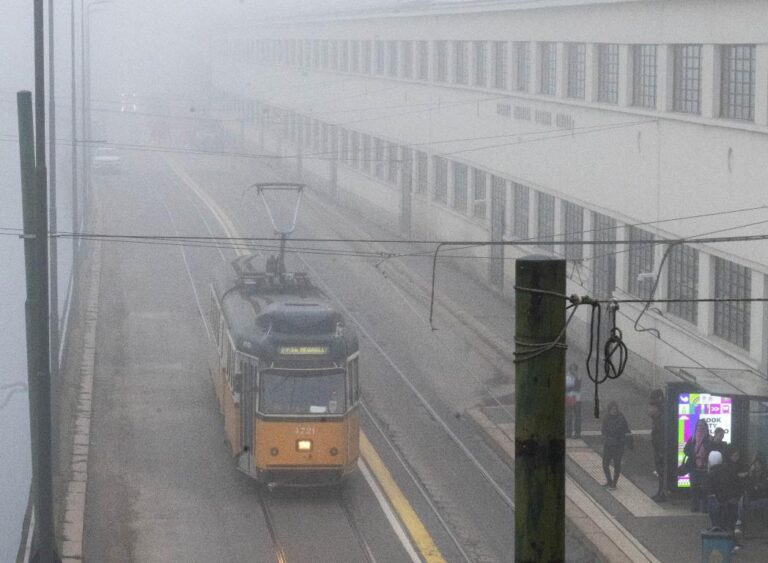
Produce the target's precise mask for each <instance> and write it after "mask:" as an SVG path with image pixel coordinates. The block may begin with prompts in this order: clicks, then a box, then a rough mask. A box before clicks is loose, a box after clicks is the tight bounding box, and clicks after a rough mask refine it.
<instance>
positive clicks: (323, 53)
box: [320, 39, 331, 70]
mask: <svg viewBox="0 0 768 563" xmlns="http://www.w3.org/2000/svg"><path fill="white" fill-rule="evenodd" d="M330 65H331V42H330V41H329V40H327V39H326V40H325V41H321V42H320V67H321V68H323V69H325V70H328V68H329V67H330Z"/></svg>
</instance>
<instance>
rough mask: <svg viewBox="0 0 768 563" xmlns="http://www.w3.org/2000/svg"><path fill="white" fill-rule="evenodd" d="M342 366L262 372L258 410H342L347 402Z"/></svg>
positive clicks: (304, 412)
mask: <svg viewBox="0 0 768 563" xmlns="http://www.w3.org/2000/svg"><path fill="white" fill-rule="evenodd" d="M344 379H345V378H344V371H342V370H333V371H330V370H327V371H325V370H324V371H316V370H312V371H310V370H293V369H292V370H286V369H275V370H265V371H263V372H261V376H260V389H259V411H260V412H262V413H264V414H341V413H343V412H344V410H345V406H346V391H345V389H346V386H345V384H344Z"/></svg>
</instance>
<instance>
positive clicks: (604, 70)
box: [597, 43, 619, 104]
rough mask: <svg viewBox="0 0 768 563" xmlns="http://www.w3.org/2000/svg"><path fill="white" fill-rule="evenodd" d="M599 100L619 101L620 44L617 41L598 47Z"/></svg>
mask: <svg viewBox="0 0 768 563" xmlns="http://www.w3.org/2000/svg"><path fill="white" fill-rule="evenodd" d="M597 101H598V102H604V103H606V104H616V103H618V102H619V46H618V45H616V44H615V43H611V44H605V43H604V44H601V45H598V47H597Z"/></svg>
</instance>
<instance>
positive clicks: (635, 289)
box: [627, 226, 655, 299]
mask: <svg viewBox="0 0 768 563" xmlns="http://www.w3.org/2000/svg"><path fill="white" fill-rule="evenodd" d="M627 238H629V239H630V240H639V241H648V242H639V243H630V245H629V255H628V262H629V272H628V276H627V277H628V280H627V291H629V293H631V294H632V295H637V296H638V297H640V298H642V299H648V298H649V297H650V296H651V289H652V288H653V280H654V278H653V276H650V277H646V276H643V275H642V274H653V273H654V266H653V262H654V260H653V254H654V244H653V241H654V239H655V237H654V236H653V234H651V233H649V232H648V231H644V230H643V229H638V228H637V227H631V226H630V227H629V228H628V229H627Z"/></svg>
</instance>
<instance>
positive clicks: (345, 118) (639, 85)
mask: <svg viewBox="0 0 768 563" xmlns="http://www.w3.org/2000/svg"><path fill="white" fill-rule="evenodd" d="M765 7H766V6H765V3H764V2H762V1H759V0H755V1H748V0H734V1H730V2H694V1H687V2H686V1H668V2H652V1H651V2H649V1H632V0H602V1H600V0H593V1H588V0H559V1H555V0H541V1H533V2H531V1H526V2H515V1H506V2H505V1H494V2H491V1H478V2H460V3H458V2H410V3H409V2H401V3H398V4H397V5H395V6H391V7H389V8H387V7H384V8H380V9H378V11H376V10H373V9H368V10H357V11H354V12H348V13H338V12H337V13H332V14H328V15H325V16H320V15H318V16H313V17H312V18H311V19H308V18H304V19H301V18H295V19H292V20H280V21H271V22H268V23H263V24H261V25H259V24H256V25H247V26H246V25H242V24H239V25H233V26H232V27H231V28H228V29H220V30H219V33H218V35H216V36H215V39H214V40H213V42H212V54H211V64H212V87H213V88H214V89H215V94H216V96H215V97H216V99H220V100H222V101H223V103H222V106H221V108H220V109H221V111H223V112H226V113H230V114H231V113H237V114H238V115H240V116H241V117H242V118H243V119H244V120H245V126H244V127H245V132H246V134H247V135H248V136H249V138H251V139H252V140H253V142H254V143H255V145H254V146H255V147H257V148H256V149H254V151H255V152H260V153H262V152H263V153H270V154H275V155H279V156H282V157H285V158H284V159H283V161H284V163H285V165H286V166H287V167H290V168H291V169H295V170H300V171H301V173H302V174H305V175H308V176H309V177H311V178H313V179H314V181H315V183H316V184H317V185H320V186H323V187H325V188H326V189H328V190H330V191H332V192H333V193H335V194H336V196H337V197H338V198H339V199H340V200H341V201H343V202H346V203H348V204H350V205H354V206H357V207H359V208H361V209H367V210H373V211H375V213H376V217H380V218H382V219H383V220H387V221H389V222H390V223H391V224H392V225H393V226H396V227H397V228H400V229H402V230H403V231H404V232H408V233H411V234H412V235H413V236H419V237H425V236H429V237H434V238H439V239H443V240H470V239H471V240H508V241H514V240H524V239H535V240H554V241H559V242H563V241H576V242H578V241H598V242H600V245H598V246H588V245H585V246H578V245H575V246H574V245H564V244H558V245H555V246H542V247H541V248H539V249H536V250H537V251H538V252H542V251H543V252H551V253H554V254H557V255H560V256H563V257H565V258H567V259H568V274H569V276H570V279H571V286H570V287H569V292H576V293H579V294H589V295H592V296H596V297H600V298H609V297H611V296H613V297H616V298H629V299H631V298H636V299H645V298H647V297H648V296H649V295H650V291H651V289H652V287H653V284H654V280H655V278H656V276H655V273H656V272H657V270H658V269H659V266H660V264H661V263H662V261H664V264H663V268H662V269H661V276H660V278H659V280H658V286H657V288H656V292H655V296H656V298H669V299H690V298H709V297H715V298H737V299H743V298H750V297H752V298H763V297H766V296H768V285H767V284H766V274H768V241H762V242H728V243H713V244H696V243H694V242H691V243H689V244H688V243H686V244H683V245H677V246H674V248H672V250H671V251H670V252H669V253H668V254H667V255H666V258H665V251H666V250H667V248H668V247H667V246H665V245H661V244H642V243H635V244H624V243H620V242H616V241H623V240H632V241H648V242H649V243H651V242H652V241H654V240H655V239H661V238H672V239H675V238H682V237H685V238H689V237H692V238H697V237H698V238H701V237H706V236H715V235H717V236H731V235H756V234H758V235H759V234H764V233H768V208H766V207H765V206H766V205H768V166H766V159H767V158H768V31H766V30H768V10H766V9H765ZM299 155H300V156H299ZM533 250H534V249H532V248H531V247H522V246H520V247H514V246H512V247H505V248H504V249H503V250H502V249H501V247H495V248H494V249H493V250H492V251H491V250H489V249H488V248H487V247H486V248H483V249H481V250H478V251H477V254H478V256H491V258H492V259H486V260H477V261H476V263H475V264H476V265H475V268H476V270H477V272H478V275H479V276H481V277H482V278H483V279H484V280H487V281H488V282H489V283H491V284H494V285H495V286H497V287H498V288H500V289H502V290H504V291H507V292H511V291H512V285H513V283H512V279H513V273H514V268H513V264H514V262H513V261H512V260H507V261H506V262H505V261H503V260H502V258H504V257H506V258H513V257H515V256H519V255H522V254H526V253H530V252H532V251H533ZM642 307H643V305H642V304H623V305H622V306H621V311H620V313H619V318H618V322H619V326H620V327H621V328H622V329H623V331H624V334H625V340H626V341H627V343H628V345H629V347H630V349H631V350H632V352H633V362H635V365H636V366H637V367H640V368H641V369H642V370H644V371H645V372H646V373H648V374H649V378H650V379H649V382H650V383H652V384H658V383H659V382H660V378H662V377H663V374H664V372H665V368H668V369H669V370H671V371H679V369H678V368H691V369H693V368H696V369H701V368H702V367H703V368H707V369H713V368H719V369H725V370H734V371H728V372H722V373H728V374H729V375H727V376H723V377H728V378H729V379H730V380H731V381H733V382H735V383H737V384H738V385H739V386H741V385H742V383H743V384H744V385H746V386H748V387H750V388H752V387H753V386H754V385H758V386H759V385H761V382H762V384H765V379H764V378H765V377H766V373H768V305H767V304H766V303H763V302H744V301H728V302H698V303H696V302H686V301H681V302H675V303H660V304H654V305H652V306H651V307H650V309H649V310H648V311H647V312H646V314H645V315H644V316H643V318H642V320H641V321H640V325H641V326H644V327H648V328H654V329H656V330H657V331H658V335H659V336H660V338H656V336H654V335H653V334H652V333H650V332H635V331H634V330H633V328H632V326H633V324H634V320H635V318H636V317H637V316H638V314H639V313H640V311H641V309H642ZM582 313H583V314H582ZM578 318H579V321H580V322H581V323H582V324H581V325H578V324H575V325H574V328H575V329H577V330H571V331H569V334H570V335H571V336H572V337H574V338H576V339H577V340H578V341H579V342H580V343H582V344H584V343H585V341H586V338H587V334H586V330H585V326H584V323H586V322H587V320H588V311H586V310H585V311H583V312H580V314H579V317H578ZM718 373H721V372H718ZM763 390H764V391H765V389H763Z"/></svg>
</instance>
